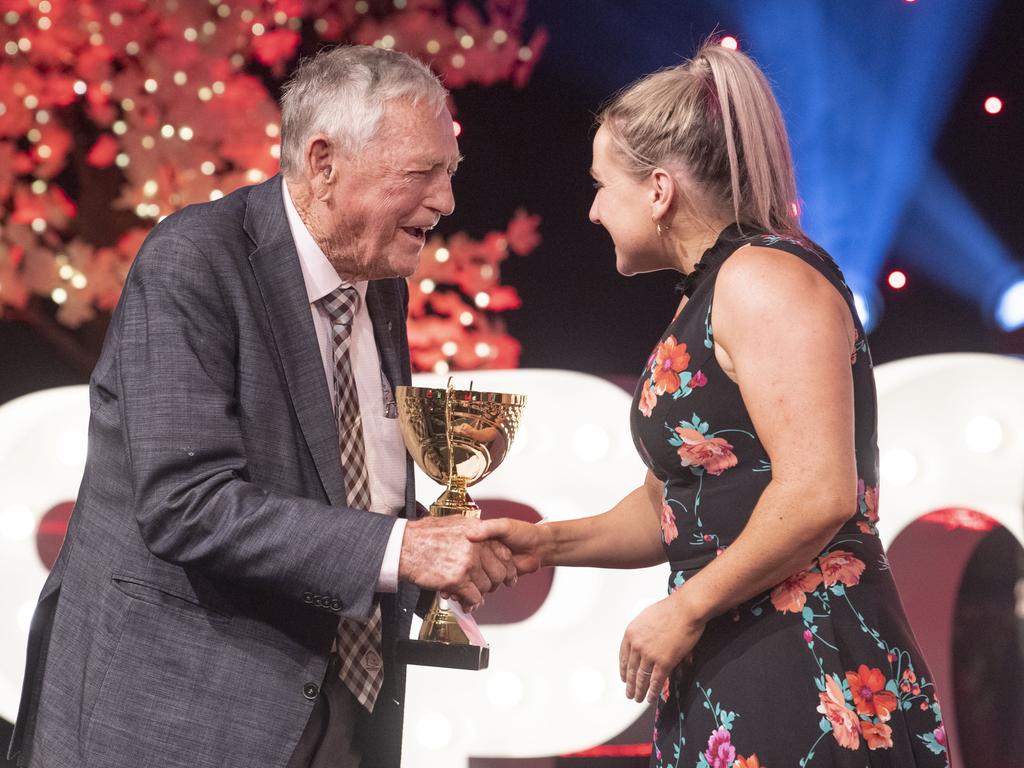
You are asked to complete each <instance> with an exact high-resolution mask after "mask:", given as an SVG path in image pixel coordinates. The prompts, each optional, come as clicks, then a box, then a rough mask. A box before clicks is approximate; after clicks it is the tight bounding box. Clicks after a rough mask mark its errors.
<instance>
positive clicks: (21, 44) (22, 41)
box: [18, 37, 32, 53]
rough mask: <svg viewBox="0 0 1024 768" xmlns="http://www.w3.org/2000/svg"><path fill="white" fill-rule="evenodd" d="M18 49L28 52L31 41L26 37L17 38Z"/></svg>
mask: <svg viewBox="0 0 1024 768" xmlns="http://www.w3.org/2000/svg"><path fill="white" fill-rule="evenodd" d="M18 50H19V51H21V52H22V53H28V52H29V51H31V50H32V41H31V40H29V39H28V38H27V37H19V38H18Z"/></svg>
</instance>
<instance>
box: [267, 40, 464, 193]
mask: <svg viewBox="0 0 1024 768" xmlns="http://www.w3.org/2000/svg"><path fill="white" fill-rule="evenodd" d="M447 96H448V91H446V90H445V88H444V86H443V85H441V82H440V81H439V80H438V79H437V76H436V75H434V73H433V72H431V71H430V69H429V68H427V67H426V66H425V65H423V64H422V63H420V62H419V61H417V60H416V59H414V58H412V57H411V56H407V55H406V54H404V53H399V52H398V51H389V50H385V49H383V48H374V47H372V46H365V45H346V46H340V47H338V48H333V49H330V50H324V51H321V52H320V53H318V54H316V55H315V56H313V57H311V58H308V59H305V60H303V61H302V62H301V63H300V64H299V66H298V68H297V69H296V70H295V72H294V73H293V74H292V76H291V78H289V80H288V83H287V84H286V85H285V86H284V92H283V94H282V97H281V170H282V171H283V172H284V173H295V172H297V171H299V170H300V169H301V168H302V163H303V157H302V155H303V152H304V149H305V144H306V141H307V140H308V139H309V137H310V136H312V135H313V134H316V133H324V134H327V135H328V136H330V137H332V138H334V139H335V140H337V141H338V142H339V143H340V144H341V146H342V147H343V148H344V149H345V151H347V152H349V153H355V152H358V151H360V150H361V149H362V148H363V147H365V146H366V144H367V143H368V142H369V141H370V139H372V138H373V137H374V135H375V134H376V133H377V129H378V127H379V125H380V118H381V116H382V115H383V114H384V105H385V104H386V103H387V102H389V101H391V100H392V99H398V98H407V99H411V100H412V101H413V103H419V102H421V101H427V102H428V103H433V104H434V105H435V106H436V109H437V114H440V112H441V110H442V109H443V108H444V105H445V99H446V97H447Z"/></svg>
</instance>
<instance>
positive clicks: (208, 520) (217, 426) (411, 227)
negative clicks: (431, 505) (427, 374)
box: [11, 47, 515, 768]
mask: <svg viewBox="0 0 1024 768" xmlns="http://www.w3.org/2000/svg"><path fill="white" fill-rule="evenodd" d="M445 96H446V93H445V91H444V89H443V88H442V87H441V85H440V84H439V83H438V81H437V80H436V78H435V77H434V76H433V75H432V74H431V73H430V71H429V70H427V69H426V68H425V67H423V66H422V65H420V64H419V63H417V62H415V61H414V60H412V59H410V58H409V57H407V56H404V55H402V54H398V53H393V52H389V51H383V50H378V49H374V48H362V47H348V48H339V49H335V50H333V51H330V52H327V53H322V54H320V55H319V56H316V57H315V58H313V59H311V60H309V61H307V62H305V63H304V64H303V65H302V66H301V67H300V68H299V69H298V71H297V72H296V74H295V75H294V77H293V79H292V80H291V82H290V83H289V85H288V87H287V88H286V91H285V95H284V100H283V104H282V113H283V131H282V135H283V139H282V153H281V157H282V170H283V175H284V178H283V179H282V178H280V177H275V178H273V179H271V180H270V181H268V182H266V183H264V184H261V185H259V186H255V187H248V188H245V189H240V190H238V191H236V192H234V193H232V194H230V195H228V196H226V197H224V198H223V199H221V200H219V201H217V202H213V203H208V204H204V205H198V206H192V207H189V208H186V209H185V210H183V211H181V212H179V213H177V214H175V215H173V216H170V217H168V219H167V220H166V221H164V222H162V223H161V224H159V225H158V226H157V227H156V228H155V229H154V230H153V232H152V234H151V235H150V236H149V238H148V239H147V240H146V243H145V244H144V245H143V247H142V249H141V251H140V252H139V255H138V258H137V259H136V262H135V265H134V267H133V268H132V271H131V274H130V275H129V277H128V280H127V282H126V285H125V289H124V293H123V295H122V297H121V302H120V304H119V306H118V308H117V311H116V312H115V314H114V317H113V319H112V322H111V325H110V331H109V334H108V336H107V340H106V344H105V346H104V349H103V354H102V356H101V358H100V361H99V363H98V364H97V366H96V370H95V372H94V373H93V376H92V382H91V385H90V401H91V407H92V419H91V424H90V429H89V458H88V463H87V466H86V470H85V476H84V478H83V481H82V487H81V490H80V493H79V496H78V502H77V506H76V509H75V512H74V515H73V516H72V518H71V523H70V525H69V528H68V536H67V540H66V542H65V544H64V547H63V549H62V550H61V553H60V557H59V558H58V560H57V563H56V564H55V566H54V568H53V572H52V573H51V575H50V578H49V579H48V580H47V582H46V585H45V587H44V588H43V592H42V595H41V597H40V602H39V606H38V609H37V611H36V615H35V618H34V620H33V625H32V632H31V637H30V640H29V651H28V665H27V673H26V677H25V685H24V690H23V695H22V702H21V711H20V714H19V717H18V723H17V726H16V730H15V735H14V739H13V742H12V745H11V751H12V753H18V752H19V751H20V762H19V765H25V766H46V767H47V768H64V767H69V766H104V768H112V767H113V768H117V767H118V766H123V767H124V768H145V767H146V766H153V767H154V768H175V767H176V766H181V768H272V767H273V766H279V767H280V768H286V766H287V767H288V768H299V767H300V766H302V767H303V768H305V767H306V766H310V767H312V766H315V767H316V768H321V767H326V766H332V767H335V766H337V767H341V766H356V765H362V766H363V767H364V768H370V767H371V766H397V765H398V764H399V754H400V750H401V719H402V701H403V695H404V670H403V669H402V668H401V667H400V665H398V664H397V663H396V662H395V659H394V647H395V641H396V638H399V637H403V636H406V635H407V634H408V631H409V624H410V621H411V610H412V608H413V607H414V605H415V603H416V600H417V596H418V589H417V587H422V588H425V589H434V590H444V591H445V592H447V593H450V594H452V595H454V596H456V597H457V598H458V599H459V600H460V601H461V602H462V603H463V604H464V605H467V606H474V605H476V604H478V603H480V601H481V600H482V595H483V593H486V592H488V591H489V590H491V589H493V588H495V587H497V586H498V585H499V584H500V583H502V582H506V581H511V580H513V579H514V577H515V569H514V567H513V566H512V565H511V561H510V556H509V553H508V550H507V549H505V548H504V547H503V545H500V544H495V543H486V542H485V543H473V542H471V541H469V539H468V534H469V533H471V532H472V531H473V530H474V528H475V525H476V523H475V522H474V521H467V520H462V519H443V520H438V519H425V520H419V521H416V520H410V521H409V522H408V523H406V521H405V519H403V518H405V517H407V516H410V513H411V512H412V511H413V509H414V505H415V502H414V499H413V489H412V472H411V465H410V463H409V459H408V457H407V456H406V453H405V450H404V447H403V445H402V440H401V436H400V433H399V429H398V424H397V419H396V418H395V417H396V413H395V404H394V403H395V401H394V387H395V386H396V385H399V384H404V383H408V381H409V377H410V371H409V357H408V346H407V340H406V335H405V317H406V303H407V289H406V285H405V281H404V280H403V279H402V278H404V277H406V276H408V275H410V274H411V273H412V272H413V271H414V270H415V268H416V265H417V262H418V260H419V255H420V251H421V249H422V247H423V243H424V240H425V237H426V233H427V232H428V231H429V230H430V229H431V228H432V227H433V226H434V225H435V224H437V222H438V220H439V219H440V217H441V216H444V215H447V214H449V213H451V212H452V210H453V208H454V200H453V198H452V189H451V176H452V174H453V173H454V171H455V168H456V166H457V165H458V162H459V152H458V146H457V144H456V140H455V136H454V133H453V128H452V119H451V115H450V114H449V113H448V110H447V109H446V108H445ZM360 760H361V762H360Z"/></svg>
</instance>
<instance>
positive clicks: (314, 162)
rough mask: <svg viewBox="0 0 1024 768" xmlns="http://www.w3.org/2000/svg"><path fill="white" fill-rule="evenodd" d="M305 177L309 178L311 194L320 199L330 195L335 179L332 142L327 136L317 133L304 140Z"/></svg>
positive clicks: (323, 199)
mask: <svg viewBox="0 0 1024 768" xmlns="http://www.w3.org/2000/svg"><path fill="white" fill-rule="evenodd" d="M303 159H304V160H305V162H304V163H303V165H304V166H305V167H304V169H303V170H304V171H305V175H306V178H307V179H308V180H309V184H310V187H311V188H312V189H313V195H314V196H315V197H316V198H317V199H318V200H321V201H325V200H326V199H328V198H329V197H330V194H331V187H332V186H333V184H334V182H335V180H336V179H337V169H336V168H335V163H334V144H333V142H332V141H331V139H330V137H329V136H326V135H325V134H322V133H317V134H314V135H312V136H310V137H309V139H308V140H307V141H306V152H305V156H304V158H303Z"/></svg>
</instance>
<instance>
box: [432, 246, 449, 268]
mask: <svg viewBox="0 0 1024 768" xmlns="http://www.w3.org/2000/svg"><path fill="white" fill-rule="evenodd" d="M434 258H435V259H437V260H438V261H439V262H440V263H441V264H444V263H445V262H446V261H448V259H449V258H451V253H450V252H449V251H448V249H447V248H443V247H442V248H438V249H437V250H436V251H434Z"/></svg>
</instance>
